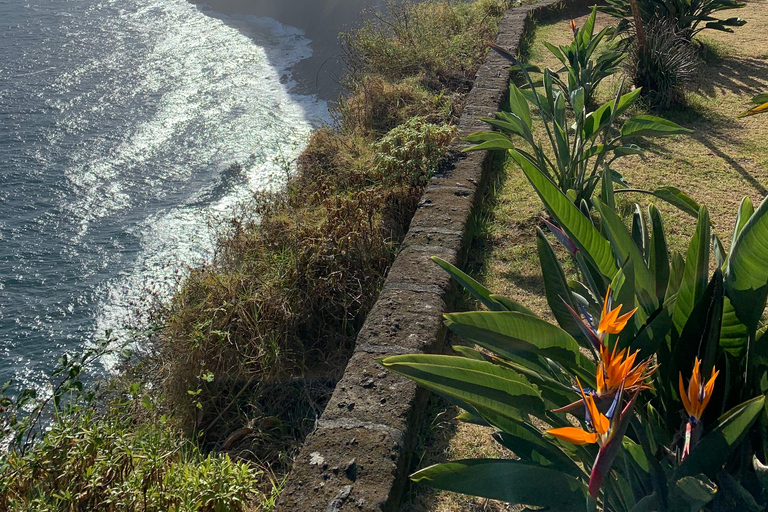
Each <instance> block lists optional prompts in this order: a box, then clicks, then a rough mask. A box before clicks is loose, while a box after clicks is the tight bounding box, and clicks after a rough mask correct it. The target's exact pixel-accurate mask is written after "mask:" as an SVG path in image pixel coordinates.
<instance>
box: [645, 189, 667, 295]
mask: <svg viewBox="0 0 768 512" xmlns="http://www.w3.org/2000/svg"><path fill="white" fill-rule="evenodd" d="M648 217H649V218H650V220H651V246H650V249H649V250H648V270H649V271H650V272H651V275H652V276H653V279H654V283H655V285H656V297H657V298H658V299H659V300H660V301H663V300H664V294H665V293H666V291H667V283H669V252H668V249H667V237H666V235H665V234H664V224H663V223H662V222H661V214H660V213H659V210H658V209H657V208H656V207H655V206H653V205H652V204H651V205H648Z"/></svg>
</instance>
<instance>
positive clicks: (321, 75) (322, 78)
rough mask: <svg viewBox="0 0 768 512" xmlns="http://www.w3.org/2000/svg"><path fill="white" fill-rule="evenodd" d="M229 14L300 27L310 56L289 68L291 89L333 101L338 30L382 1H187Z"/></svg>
mask: <svg viewBox="0 0 768 512" xmlns="http://www.w3.org/2000/svg"><path fill="white" fill-rule="evenodd" d="M189 1H190V2H192V3H193V4H197V5H199V6H200V9H202V10H206V9H210V10H212V11H215V12H219V13H222V14H228V15H237V14H241V15H242V14H245V15H253V16H259V17H269V18H274V19H275V20H277V21H279V22H280V23H283V24H286V25H291V26H293V27H297V28H300V29H302V30H303V31H304V32H305V34H306V37H307V38H308V39H310V40H311V41H312V56H311V57H310V58H308V59H304V60H303V61H301V62H299V63H298V64H297V65H296V66H294V68H293V69H292V70H291V71H292V78H293V80H294V81H295V82H296V84H297V85H296V87H295V89H294V92H296V93H300V94H317V95H318V97H320V98H322V99H324V100H330V101H333V100H335V99H336V98H337V97H338V95H339V93H340V92H341V89H342V88H341V86H340V85H339V84H338V77H339V76H340V74H341V72H342V70H343V65H342V62H341V46H340V45H339V38H338V36H339V32H341V31H342V30H346V29H349V28H352V27H355V26H359V24H360V20H361V16H362V15H363V11H365V10H368V11H370V10H372V9H373V10H375V9H379V10H380V9H381V8H382V5H383V4H384V2H383V0H189Z"/></svg>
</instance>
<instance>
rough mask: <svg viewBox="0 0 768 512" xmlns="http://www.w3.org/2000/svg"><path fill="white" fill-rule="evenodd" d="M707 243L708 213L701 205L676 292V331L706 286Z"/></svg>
mask: <svg viewBox="0 0 768 512" xmlns="http://www.w3.org/2000/svg"><path fill="white" fill-rule="evenodd" d="M709 243H710V239H709V213H708V212H707V208H706V207H705V206H702V207H701V210H699V221H698V223H697V224H696V231H695V232H694V234H693V237H692V238H691V242H690V244H689V245H688V254H687V256H686V260H685V271H684V272H683V279H682V281H681V282H680V288H679V289H678V292H677V301H676V302H675V312H674V314H673V315H672V320H673V321H674V322H675V327H676V328H677V332H682V331H683V327H684V326H685V322H686V321H687V320H688V316H689V315H690V314H691V311H693V307H694V306H695V304H696V302H698V300H699V299H700V298H701V295H702V294H703V293H704V289H705V288H706V287H707V281H708V279H707V277H708V275H709Z"/></svg>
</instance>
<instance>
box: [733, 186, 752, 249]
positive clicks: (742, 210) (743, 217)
mask: <svg viewBox="0 0 768 512" xmlns="http://www.w3.org/2000/svg"><path fill="white" fill-rule="evenodd" d="M754 213H755V207H754V206H753V205H752V201H751V200H750V199H749V196H744V198H743V199H742V200H741V204H740V205H739V211H738V213H737V214H736V223H735V224H734V225H733V237H731V252H733V247H734V246H735V245H736V239H737V238H738V237H739V233H741V230H742V229H744V226H745V225H746V223H747V221H748V220H749V219H750V218H751V217H752V215H754ZM730 257H731V254H730V253H729V254H728V258H729V259H730Z"/></svg>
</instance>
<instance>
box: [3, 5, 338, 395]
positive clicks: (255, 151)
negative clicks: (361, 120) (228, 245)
mask: <svg viewBox="0 0 768 512" xmlns="http://www.w3.org/2000/svg"><path fill="white" fill-rule="evenodd" d="M310 53H311V50H310V41H309V40H308V39H307V38H306V37H305V35H304V33H303V32H302V31H300V30H298V29H296V28H292V27H290V26H286V25H281V24H280V23H278V22H276V21H274V20H272V19H268V18H255V17H247V16H239V17H231V16H225V15H220V14H217V13H216V12H214V11H212V10H210V9H209V8H207V7H205V6H196V5H192V4H190V3H187V2H186V0H28V1H19V0H0V383H1V382H3V381H5V380H8V379H18V380H21V381H22V382H27V383H34V382H40V378H41V376H42V375H44V374H45V373H47V372H48V371H49V370H50V368H51V367H52V365H53V364H54V363H55V361H56V359H57V358H58V357H59V356H60V355H61V353H62V352H64V351H73V350H78V349H79V348H81V347H84V346H87V345H88V344H91V343H93V341H94V340H95V339H97V338H99V337H101V336H103V333H104V331H105V330H106V329H114V330H115V331H116V332H123V329H124V328H125V327H127V326H141V325H142V322H146V318H143V317H142V315H143V313H142V312H143V311H146V306H147V305H148V303H149V302H151V301H152V300H153V298H154V297H161V298H162V297H168V296H169V295H170V294H171V293H172V291H173V288H174V286H175V284H176V283H177V282H178V280H179V278H180V277H181V276H183V275H184V273H185V272H186V270H187V269H188V268H189V266H190V265H197V264H200V263H201V262H203V261H205V260H206V259H207V258H210V257H211V254H212V249H213V231H212V226H215V225H216V223H217V222H220V221H221V220H222V219H226V218H227V217H229V216H230V215H232V213H233V212H234V211H235V210H236V209H237V206H238V205H239V204H241V203H242V202H243V201H246V200H247V198H248V197H249V196H250V195H251V194H252V192H253V191H255V190H259V189H264V188H269V187H277V186H280V185H281V184H282V183H284V180H285V178H286V163H287V162H290V161H291V160H292V159H293V158H294V157H295V155H296V154H297V152H298V151H300V149H301V147H302V145H303V144H304V143H305V141H306V139H307V137H308V135H309V134H310V133H311V130H312V127H313V126H316V125H317V124H319V122H321V121H322V120H324V119H325V118H326V116H327V106H326V104H325V103H324V102H323V101H319V100H318V99H317V98H316V97H314V96H308V95H295V94H290V93H289V90H290V88H291V86H292V81H291V77H290V74H289V73H288V69H289V68H290V67H291V66H292V65H294V64H295V63H297V62H298V61H300V60H302V59H304V58H307V57H308V56H309V55H310ZM235 162H238V163H240V164H241V166H242V167H241V168H240V169H239V170H238V169H232V168H231V166H232V164H233V163H235Z"/></svg>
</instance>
